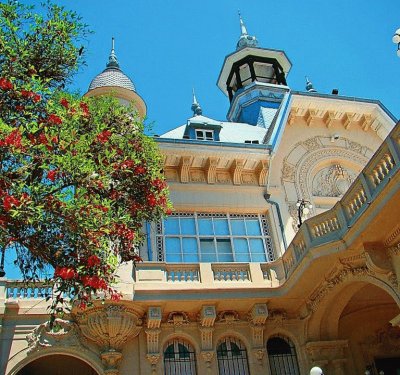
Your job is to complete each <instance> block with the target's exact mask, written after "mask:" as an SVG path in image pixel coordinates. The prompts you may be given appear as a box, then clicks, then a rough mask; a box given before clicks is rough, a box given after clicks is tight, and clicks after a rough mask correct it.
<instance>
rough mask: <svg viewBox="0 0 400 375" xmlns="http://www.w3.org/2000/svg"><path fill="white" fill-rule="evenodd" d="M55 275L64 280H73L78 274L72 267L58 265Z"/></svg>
mask: <svg viewBox="0 0 400 375" xmlns="http://www.w3.org/2000/svg"><path fill="white" fill-rule="evenodd" d="M54 276H55V277H61V278H62V279H63V280H71V279H73V278H74V277H75V276H76V272H75V270H74V269H73V268H72V267H58V266H57V267H56V270H55V271H54Z"/></svg>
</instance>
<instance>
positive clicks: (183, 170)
mask: <svg viewBox="0 0 400 375" xmlns="http://www.w3.org/2000/svg"><path fill="white" fill-rule="evenodd" d="M191 165H192V157H191V156H182V158H181V162H180V165H179V176H180V180H181V182H182V183H188V182H189V180H190V173H189V172H190V166H191Z"/></svg>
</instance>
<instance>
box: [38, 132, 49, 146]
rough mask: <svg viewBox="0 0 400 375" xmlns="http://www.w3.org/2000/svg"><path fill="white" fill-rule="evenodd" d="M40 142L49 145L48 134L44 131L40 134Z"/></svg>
mask: <svg viewBox="0 0 400 375" xmlns="http://www.w3.org/2000/svg"><path fill="white" fill-rule="evenodd" d="M39 143H41V144H42V145H47V144H48V143H49V141H48V140H47V137H46V134H44V133H40V134H39Z"/></svg>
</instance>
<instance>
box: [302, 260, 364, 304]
mask: <svg viewBox="0 0 400 375" xmlns="http://www.w3.org/2000/svg"><path fill="white" fill-rule="evenodd" d="M332 273H333V275H332V276H331V277H329V278H327V279H326V280H325V281H324V282H323V283H322V284H320V285H319V286H318V288H316V290H315V291H314V292H313V293H312V294H311V295H310V296H309V298H308V300H307V302H306V304H307V307H308V309H309V310H310V311H316V310H317V308H318V305H319V303H320V302H321V301H322V299H323V298H324V297H325V296H326V295H327V294H328V293H329V291H330V290H331V289H333V288H334V287H335V286H336V285H339V284H340V283H342V282H343V281H344V280H346V279H348V278H350V277H358V276H366V275H372V272H371V271H370V270H369V269H368V267H367V266H361V267H357V268H335V270H334V272H332Z"/></svg>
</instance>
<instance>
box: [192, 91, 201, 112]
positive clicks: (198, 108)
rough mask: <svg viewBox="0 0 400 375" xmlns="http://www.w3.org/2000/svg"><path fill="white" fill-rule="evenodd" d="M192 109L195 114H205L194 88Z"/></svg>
mask: <svg viewBox="0 0 400 375" xmlns="http://www.w3.org/2000/svg"><path fill="white" fill-rule="evenodd" d="M191 109H192V111H193V115H194V116H201V115H202V114H203V110H202V109H201V106H200V104H199V102H198V101H197V98H196V94H195V92H194V89H193V103H192V107H191Z"/></svg>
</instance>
